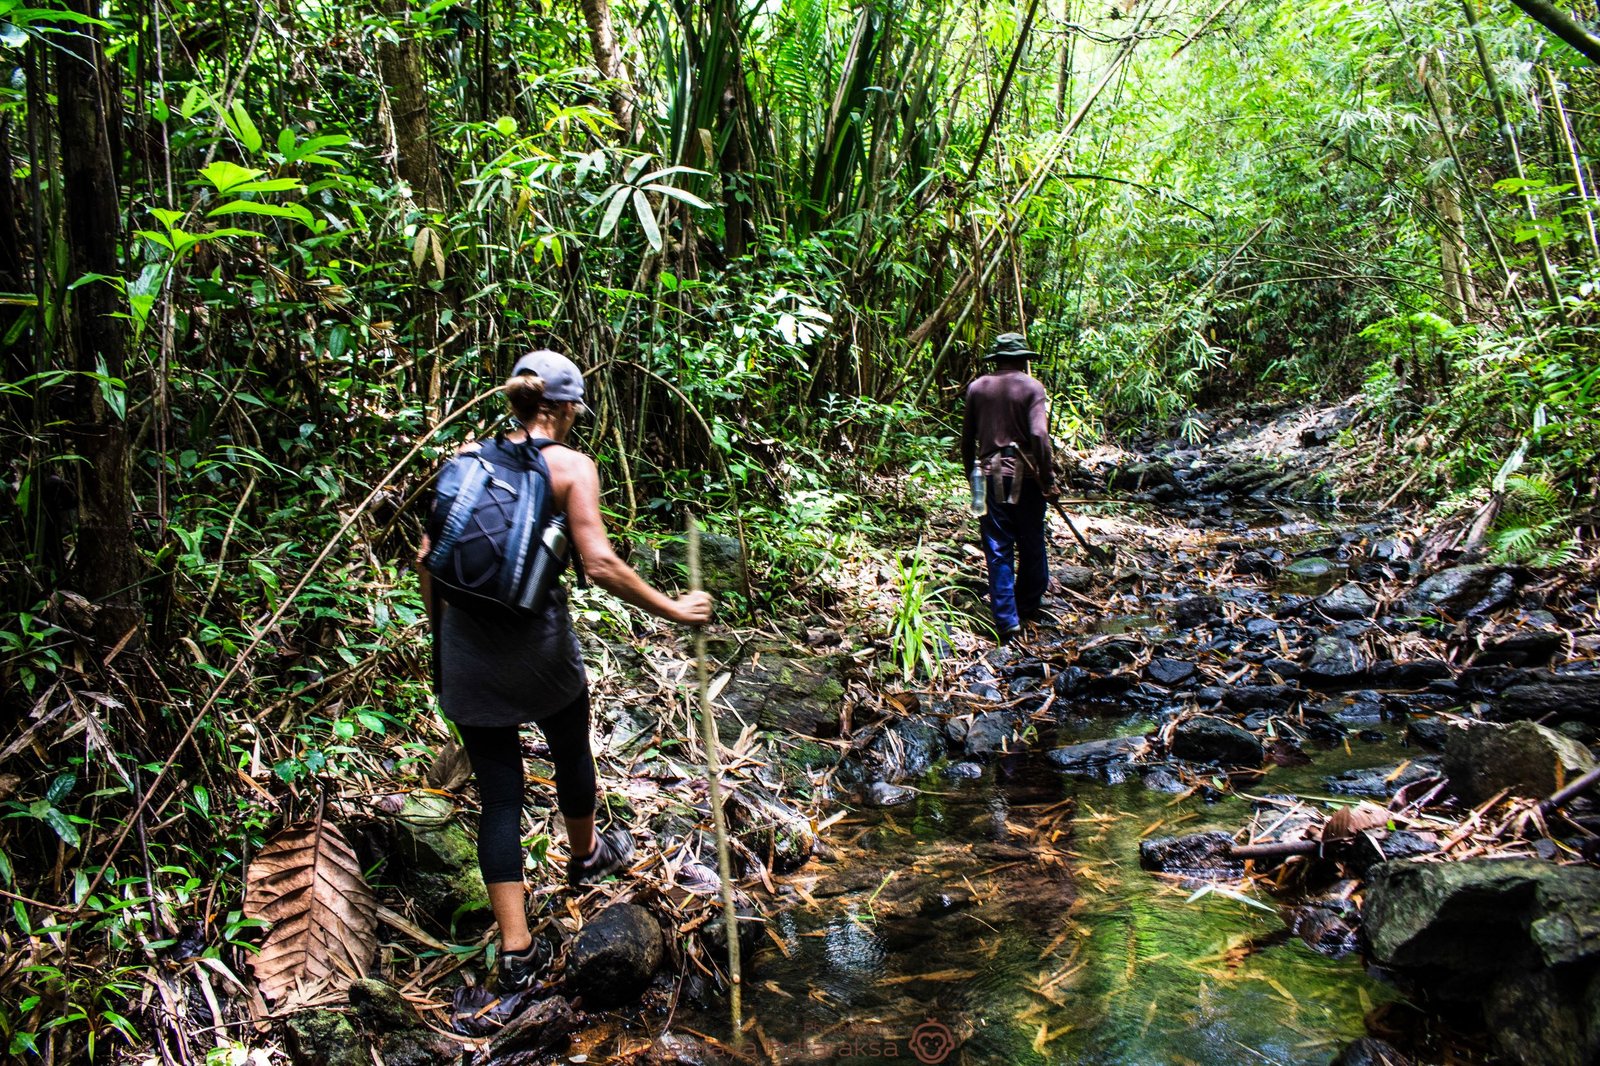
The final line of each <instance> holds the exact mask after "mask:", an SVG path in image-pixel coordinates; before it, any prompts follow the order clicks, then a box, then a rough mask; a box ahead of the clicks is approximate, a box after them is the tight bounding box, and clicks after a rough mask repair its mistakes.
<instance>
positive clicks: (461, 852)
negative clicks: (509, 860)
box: [385, 792, 489, 924]
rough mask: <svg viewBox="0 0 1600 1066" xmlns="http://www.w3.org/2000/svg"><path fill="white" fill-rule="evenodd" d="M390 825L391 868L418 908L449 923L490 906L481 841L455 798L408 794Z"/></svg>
mask: <svg viewBox="0 0 1600 1066" xmlns="http://www.w3.org/2000/svg"><path fill="white" fill-rule="evenodd" d="M388 828H389V838H390V839H389V849H390V859H391V861H390V862H389V863H388V864H387V865H386V866H385V871H386V873H387V875H388V876H389V877H392V878H393V879H394V881H395V884H396V885H397V886H398V887H399V888H400V889H401V891H403V892H404V893H405V894H406V897H407V898H408V899H410V900H411V901H412V902H413V903H414V904H415V905H416V908H417V910H419V911H420V912H421V913H423V914H431V915H436V916H437V917H438V918H439V919H440V920H441V921H443V922H444V923H446V924H448V923H449V922H450V920H452V919H453V918H454V917H455V916H456V915H458V914H461V913H464V912H466V911H472V910H481V909H486V908H487V907H488V906H489V894H488V891H487V890H486V889H485V888H484V887H483V876H482V874H480V873H479V872H478V848H477V845H476V844H475V843H474V842H473V839H472V837H471V836H470V835H469V834H468V833H467V830H466V828H465V827H464V826H462V825H461V823H460V820H459V817H458V812H457V810H456V805H455V803H454V801H452V800H451V799H450V798H449V797H447V796H441V795H438V794H436V793H430V792H412V793H410V794H408V795H407V796H406V797H405V800H404V802H403V803H402V805H401V807H400V810H399V812H398V813H397V814H395V815H394V817H393V818H392V819H390V820H389V825H388Z"/></svg>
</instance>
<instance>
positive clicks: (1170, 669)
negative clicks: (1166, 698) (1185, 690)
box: [1144, 656, 1196, 688]
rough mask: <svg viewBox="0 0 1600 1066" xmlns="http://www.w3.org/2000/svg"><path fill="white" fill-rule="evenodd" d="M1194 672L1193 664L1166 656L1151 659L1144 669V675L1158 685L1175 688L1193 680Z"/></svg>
mask: <svg viewBox="0 0 1600 1066" xmlns="http://www.w3.org/2000/svg"><path fill="white" fill-rule="evenodd" d="M1195 673H1196V670H1195V665H1194V663H1191V662H1185V661H1184V660H1182V659H1169V658H1167V657H1166V656H1157V657H1156V658H1154V659H1151V660H1150V662H1149V663H1148V664H1146V666H1145V668H1144V675H1145V676H1146V677H1148V678H1149V679H1150V680H1151V681H1154V682H1155V683H1156V684H1158V685H1166V686H1167V687H1168V688H1176V687H1177V686H1179V685H1183V684H1186V683H1187V682H1189V681H1192V680H1194V676H1195Z"/></svg>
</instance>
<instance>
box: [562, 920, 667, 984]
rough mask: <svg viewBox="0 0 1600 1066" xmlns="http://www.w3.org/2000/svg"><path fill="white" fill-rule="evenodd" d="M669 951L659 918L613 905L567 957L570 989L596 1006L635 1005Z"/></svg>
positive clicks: (584, 931) (580, 934)
mask: <svg viewBox="0 0 1600 1066" xmlns="http://www.w3.org/2000/svg"><path fill="white" fill-rule="evenodd" d="M664 951H665V944H664V942H663V939H662V936H661V926H660V925H659V924H658V923H657V922H656V919H655V915H653V914H651V913H650V912H649V911H647V910H645V909H644V908H643V907H640V906H638V905H637V904H633V903H613V904H612V905H611V906H609V907H607V908H606V909H605V910H603V911H601V912H600V913H599V915H597V916H596V917H595V918H593V919H591V920H590V921H588V922H587V923H585V924H584V927H583V928H582V929H581V930H579V932H578V936H577V939H576V940H574V941H573V944H572V950H571V952H570V953H569V954H568V956H567V970H566V980H567V985H568V987H570V988H571V989H572V990H573V992H575V993H576V994H577V995H580V996H582V997H583V999H584V1002H585V1003H586V1004H589V1005H591V1006H596V1007H607V1006H616V1005H619V1004H623V1003H628V1002H631V1001H632V1000H634V999H635V998H637V997H638V995H639V994H640V993H641V992H643V991H644V990H645V987H646V986H647V985H649V983H650V979H651V978H652V977H654V976H655V973H656V969H657V968H658V967H660V965H661V959H662V956H663V954H664Z"/></svg>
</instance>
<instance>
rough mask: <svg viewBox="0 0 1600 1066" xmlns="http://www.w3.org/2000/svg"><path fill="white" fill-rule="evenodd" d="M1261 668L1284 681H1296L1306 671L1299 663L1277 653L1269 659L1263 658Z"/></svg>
mask: <svg viewBox="0 0 1600 1066" xmlns="http://www.w3.org/2000/svg"><path fill="white" fill-rule="evenodd" d="M1261 668H1262V669H1263V670H1265V671H1266V672H1267V673H1268V674H1273V675H1276V676H1277V677H1279V678H1281V679H1283V680H1284V681H1294V680H1296V679H1298V678H1299V677H1301V676H1302V675H1303V674H1304V673H1305V670H1303V669H1301V667H1300V664H1299V663H1297V662H1293V661H1291V660H1289V659H1285V658H1283V657H1281V656H1276V655H1275V656H1273V657H1271V658H1269V659H1263V660H1262V661H1261Z"/></svg>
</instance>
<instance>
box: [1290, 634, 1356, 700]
mask: <svg viewBox="0 0 1600 1066" xmlns="http://www.w3.org/2000/svg"><path fill="white" fill-rule="evenodd" d="M1303 677H1304V679H1305V680H1306V681H1307V682H1308V683H1309V684H1310V685H1312V686H1313V687H1315V688H1325V689H1337V688H1357V687H1359V686H1361V685H1364V684H1366V683H1367V656H1366V653H1365V652H1363V651H1362V650H1361V649H1360V648H1358V647H1357V646H1356V645H1355V643H1354V642H1353V641H1351V640H1348V639H1346V638H1344V637H1336V636H1331V635H1330V636H1322V637H1318V638H1317V639H1316V642H1315V643H1313V644H1312V645H1311V654H1310V655H1309V656H1308V657H1307V659H1306V662H1305V673H1304V674H1303Z"/></svg>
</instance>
